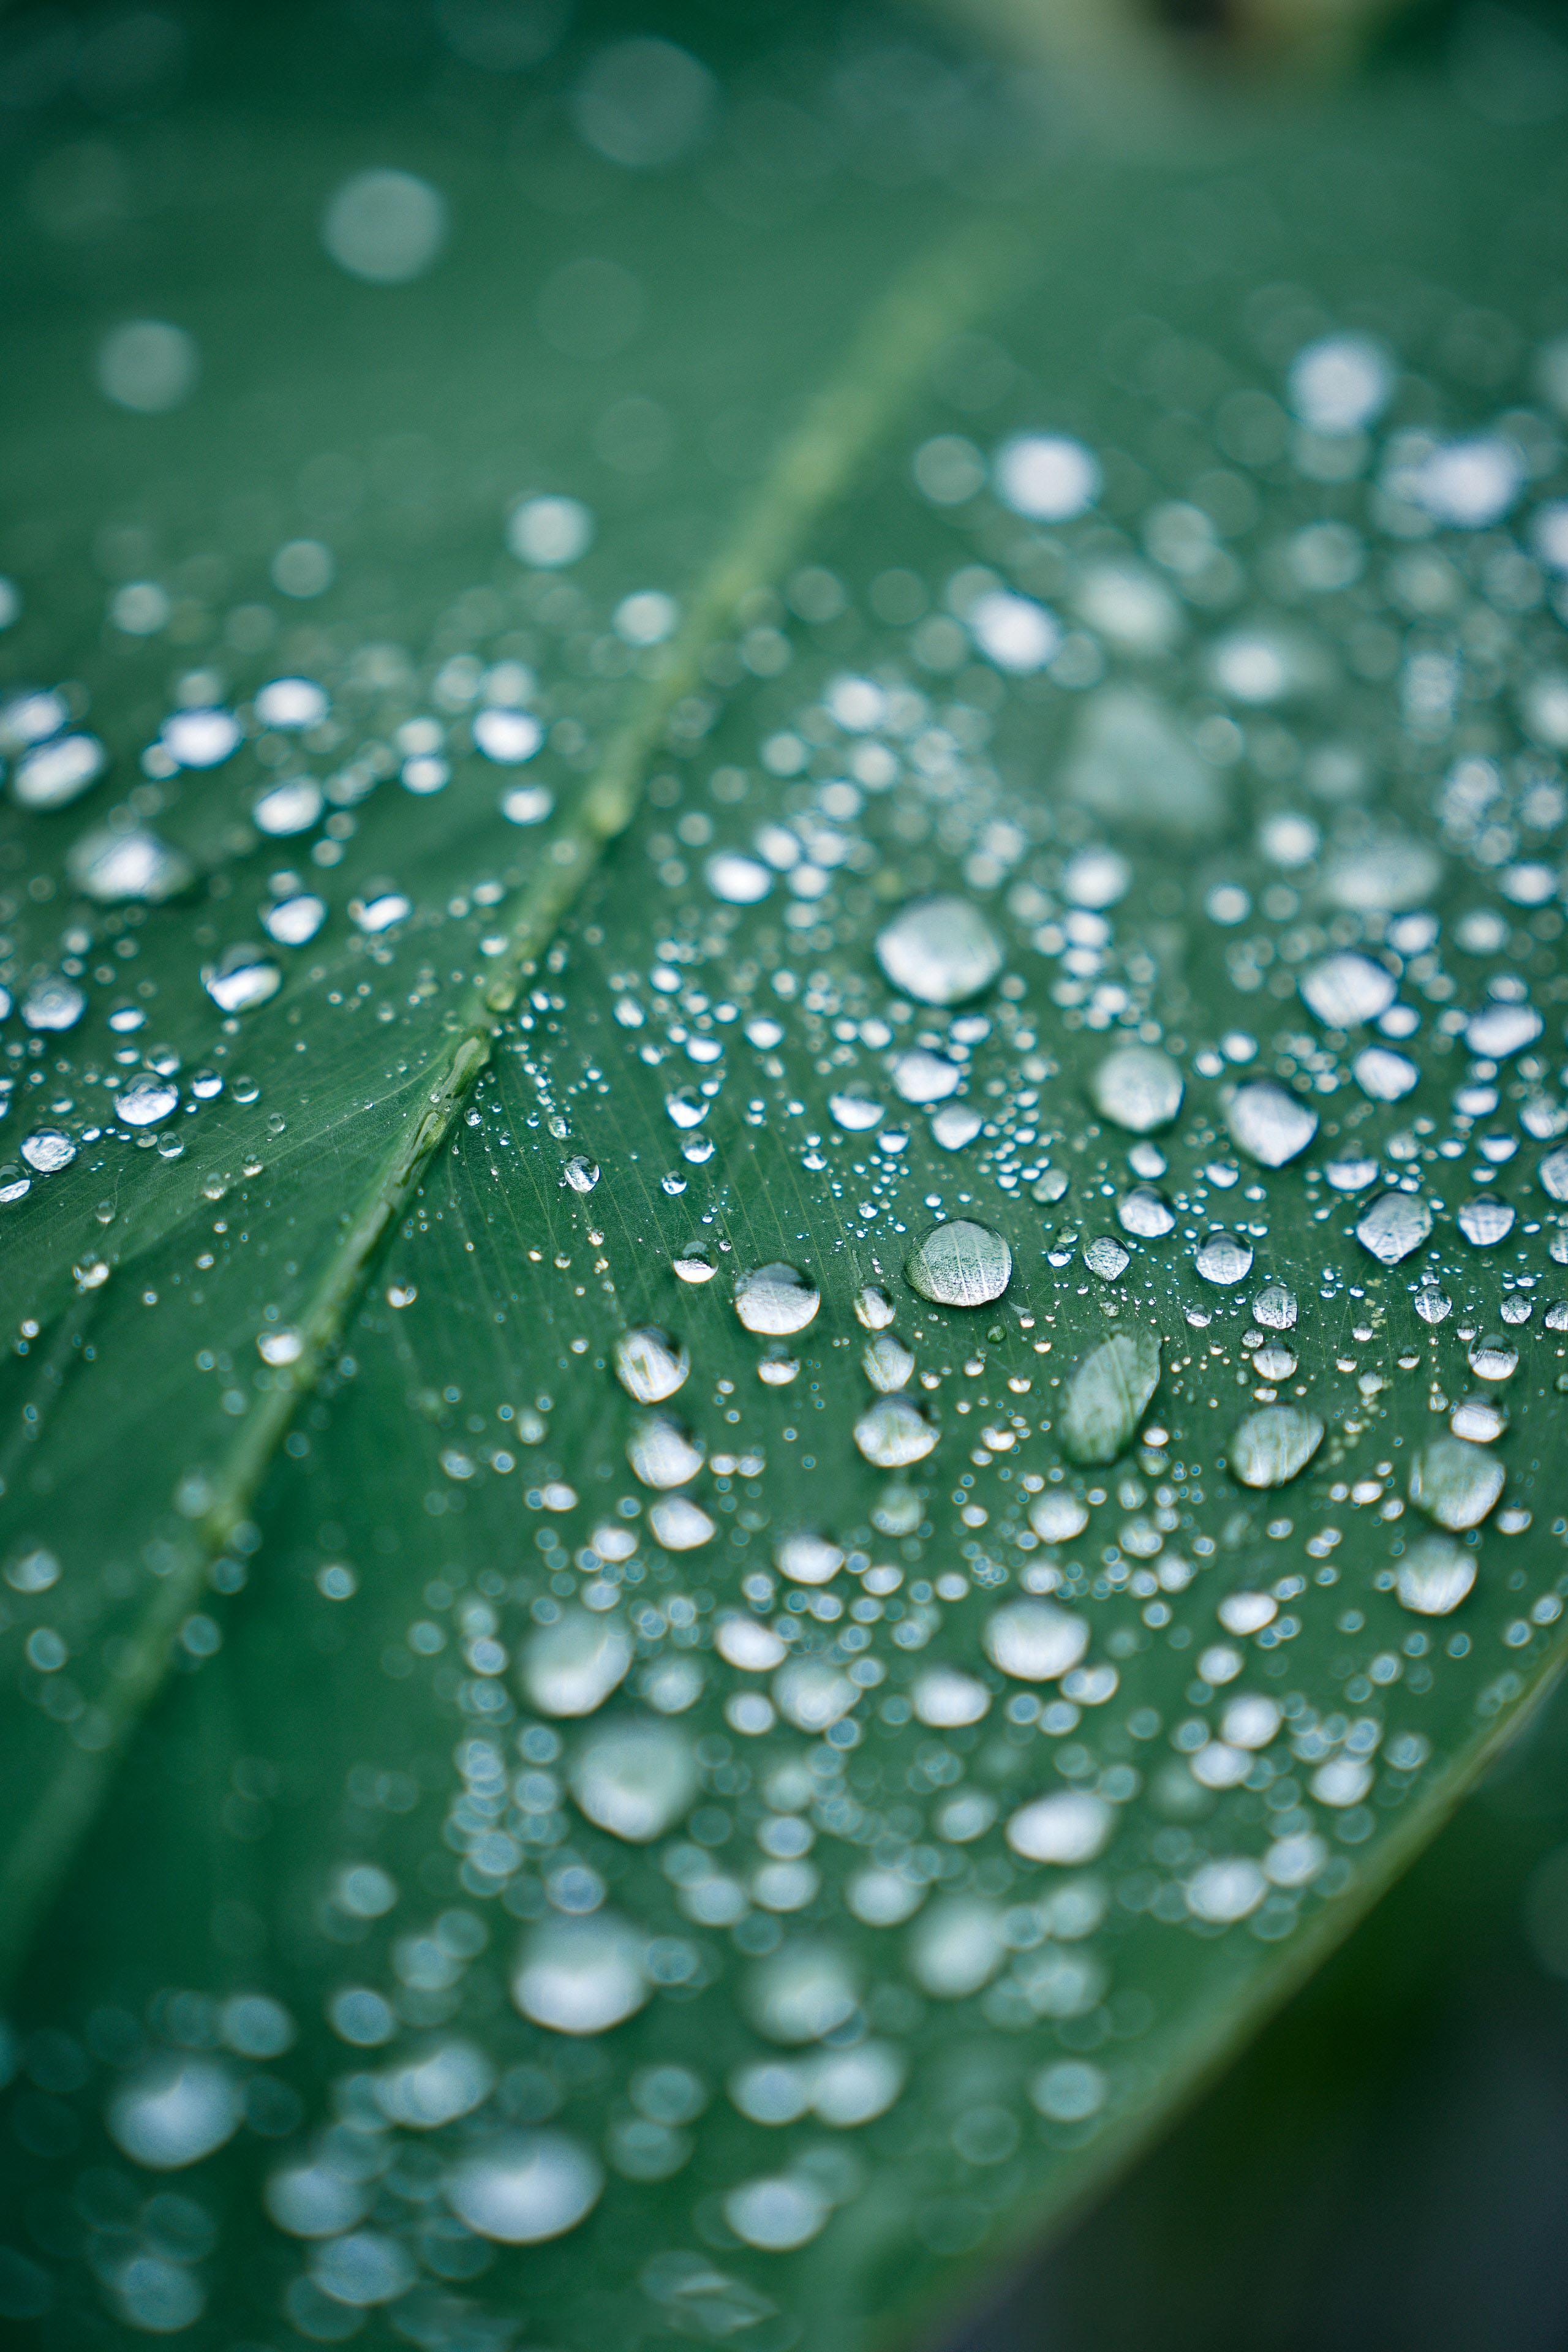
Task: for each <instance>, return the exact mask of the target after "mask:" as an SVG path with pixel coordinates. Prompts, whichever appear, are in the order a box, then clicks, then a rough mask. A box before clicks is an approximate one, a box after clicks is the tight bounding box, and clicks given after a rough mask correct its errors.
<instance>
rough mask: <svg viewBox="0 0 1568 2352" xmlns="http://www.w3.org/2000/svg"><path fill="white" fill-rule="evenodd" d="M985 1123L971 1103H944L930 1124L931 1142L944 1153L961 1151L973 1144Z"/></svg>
mask: <svg viewBox="0 0 1568 2352" xmlns="http://www.w3.org/2000/svg"><path fill="white" fill-rule="evenodd" d="M984 1124H985V1121H984V1118H983V1116H982V1115H981V1113H980V1112H979V1111H977V1110H976V1109H975V1108H974V1106H973V1103H957V1102H955V1103H944V1104H943V1105H942V1108H941V1110H939V1111H938V1112H937V1115H936V1117H935V1118H933V1119H932V1121H931V1140H932V1142H933V1143H938V1144H940V1145H941V1146H942V1150H944V1151H962V1150H963V1147H964V1145H965V1144H966V1143H973V1140H974V1139H975V1137H976V1136H977V1135H978V1134H979V1132H980V1130H981V1129H982V1128H983V1127H984Z"/></svg>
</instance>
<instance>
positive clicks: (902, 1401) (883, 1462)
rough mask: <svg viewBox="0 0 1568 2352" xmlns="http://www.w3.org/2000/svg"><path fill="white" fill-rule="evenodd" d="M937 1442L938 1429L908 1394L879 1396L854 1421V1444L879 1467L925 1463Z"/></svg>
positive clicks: (875, 1466) (895, 1467)
mask: <svg viewBox="0 0 1568 2352" xmlns="http://www.w3.org/2000/svg"><path fill="white" fill-rule="evenodd" d="M936 1442H937V1432H936V1431H935V1430H934V1429H933V1428H932V1427H931V1423H930V1422H929V1421H927V1419H926V1417H925V1415H924V1414H923V1413H922V1412H921V1410H920V1407H919V1406H918V1405H916V1404H914V1403H912V1402H910V1399H909V1398H908V1397H901V1396H881V1397H879V1398H878V1400H877V1402H876V1403H875V1404H874V1405H871V1406H869V1407H868V1409H867V1411H866V1412H863V1413H862V1414H861V1415H860V1417H859V1419H858V1421H857V1423H855V1443H856V1444H857V1445H858V1447H859V1449H860V1452H861V1453H862V1454H864V1456H865V1458H866V1460H867V1461H868V1462H869V1463H870V1464H871V1465H872V1466H873V1467H874V1468H875V1469H878V1470H904V1469H907V1468H908V1467H909V1466H910V1464H911V1463H914V1462H923V1461H924V1459H925V1457H926V1455H927V1454H929V1453H930V1452H931V1449H932V1447H933V1446H934V1445H935V1444H936Z"/></svg>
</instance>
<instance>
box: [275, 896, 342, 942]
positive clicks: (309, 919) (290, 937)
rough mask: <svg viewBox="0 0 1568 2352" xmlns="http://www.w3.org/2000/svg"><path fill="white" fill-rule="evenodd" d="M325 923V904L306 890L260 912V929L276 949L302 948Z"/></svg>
mask: <svg viewBox="0 0 1568 2352" xmlns="http://www.w3.org/2000/svg"><path fill="white" fill-rule="evenodd" d="M326 919H327V902H326V900H325V899H324V898H317V897H316V896H315V895H314V893H313V892H311V891H309V890H301V891H299V892H297V893H296V894H295V896H294V897H293V898H283V899H280V900H279V903H278V904H277V905H276V906H274V907H264V908H262V910H261V928H262V929H263V930H264V931H265V932H266V933H267V936H268V939H269V940H276V941H277V943H278V945H279V947H280V948H302V947H304V946H306V945H307V944H308V943H309V941H310V940H313V939H314V938H315V936H316V933H317V932H318V931H319V930H320V929H321V925H322V924H323V923H324V922H325V921H326Z"/></svg>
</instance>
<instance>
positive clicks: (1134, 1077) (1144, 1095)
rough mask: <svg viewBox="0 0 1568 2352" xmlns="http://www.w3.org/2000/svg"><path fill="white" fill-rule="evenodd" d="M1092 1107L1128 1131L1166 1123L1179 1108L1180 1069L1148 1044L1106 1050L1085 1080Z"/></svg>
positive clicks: (1142, 1130) (1137, 1132)
mask: <svg viewBox="0 0 1568 2352" xmlns="http://www.w3.org/2000/svg"><path fill="white" fill-rule="evenodd" d="M1089 1094H1090V1096H1091V1097H1092V1099H1093V1102H1094V1107H1095V1108H1096V1109H1097V1110H1098V1111H1099V1112H1100V1117H1101V1118H1109V1119H1111V1120H1113V1121H1114V1122H1115V1124H1116V1125H1117V1126H1118V1127H1121V1128H1125V1129H1127V1130H1128V1131H1129V1133H1130V1134H1132V1135H1152V1133H1153V1132H1154V1130H1155V1129H1156V1128H1161V1127H1169V1125H1170V1123H1171V1121H1172V1120H1173V1118H1175V1116H1176V1114H1177V1112H1178V1111H1179V1110H1180V1109H1181V1108H1182V1094H1183V1082H1182V1074H1181V1071H1180V1070H1179V1069H1178V1068H1177V1066H1176V1065H1175V1063H1174V1062H1173V1061H1172V1059H1171V1057H1170V1055H1168V1054H1162V1053H1161V1052H1160V1051H1159V1050H1158V1048H1157V1047H1155V1046H1152V1045H1124V1046H1122V1047H1121V1049H1120V1051H1118V1052H1117V1053H1114V1054H1108V1055H1106V1057H1105V1059H1104V1061H1103V1062H1101V1063H1100V1064H1099V1066H1097V1067H1096V1069H1095V1071H1094V1074H1093V1076H1091V1077H1090V1079H1089Z"/></svg>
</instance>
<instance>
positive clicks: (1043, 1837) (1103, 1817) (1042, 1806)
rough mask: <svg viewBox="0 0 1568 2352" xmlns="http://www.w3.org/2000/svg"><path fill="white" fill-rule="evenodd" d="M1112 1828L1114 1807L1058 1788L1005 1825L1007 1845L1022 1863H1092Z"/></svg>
mask: <svg viewBox="0 0 1568 2352" xmlns="http://www.w3.org/2000/svg"><path fill="white" fill-rule="evenodd" d="M1115 1826H1116V1810H1115V1807H1114V1806H1112V1805H1108V1804H1107V1803H1106V1801H1105V1799H1104V1798H1103V1797H1096V1796H1092V1795H1091V1794H1090V1793H1089V1790H1083V1789H1062V1790H1058V1791H1057V1792H1056V1793H1055V1794H1054V1795H1052V1796H1049V1797H1039V1798H1037V1799H1036V1801H1035V1802H1034V1803H1033V1804H1032V1805H1025V1806H1023V1807H1022V1808H1021V1809H1020V1811H1017V1812H1016V1813H1015V1814H1014V1815H1013V1818H1012V1820H1011V1821H1010V1822H1008V1824H1007V1843H1008V1844H1009V1845H1010V1846H1011V1847H1012V1849H1013V1851H1014V1853H1020V1854H1022V1855H1023V1857H1024V1859H1025V1861H1026V1862H1056V1863H1077V1862H1092V1861H1093V1860H1094V1859H1095V1857H1096V1855H1097V1854H1100V1853H1103V1852H1104V1850H1105V1848H1106V1846H1107V1845H1108V1844H1109V1843H1110V1833H1111V1832H1112V1830H1113V1829H1114V1828H1115Z"/></svg>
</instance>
